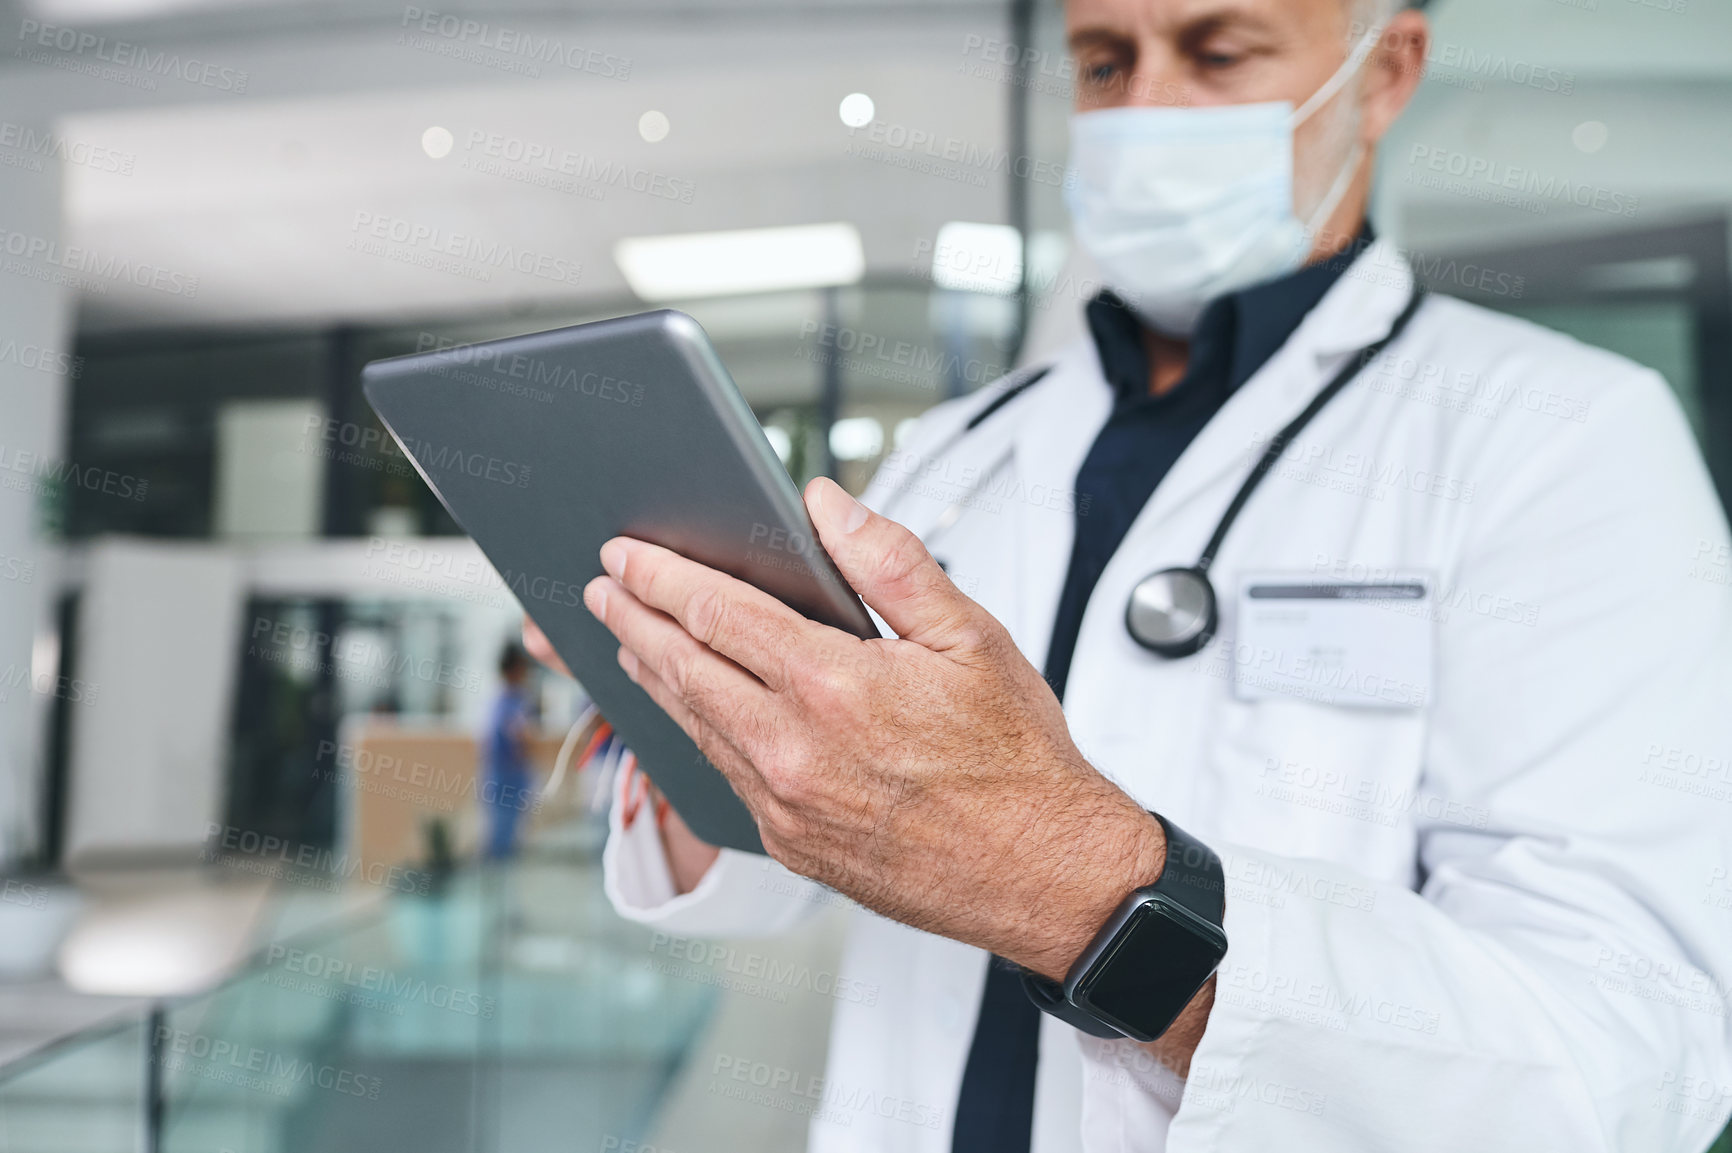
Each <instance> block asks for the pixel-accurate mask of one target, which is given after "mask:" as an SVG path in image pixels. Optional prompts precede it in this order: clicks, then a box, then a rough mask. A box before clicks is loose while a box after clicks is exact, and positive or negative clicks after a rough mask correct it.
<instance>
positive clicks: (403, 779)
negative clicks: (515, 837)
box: [335, 716, 584, 873]
mask: <svg viewBox="0 0 1732 1153" xmlns="http://www.w3.org/2000/svg"><path fill="white" fill-rule="evenodd" d="M564 737H565V732H564V731H563V730H561V731H557V732H555V731H548V730H543V731H538V732H537V733H536V734H535V735H534V737H533V738H532V739H531V742H530V764H531V767H532V774H531V784H530V787H529V789H528V790H527V794H526V795H523V796H518V797H507V798H506V803H508V804H515V805H517V806H518V807H519V808H520V809H521V810H522V811H523V813H524V821H523V834H522V835H523V836H524V837H527V836H529V835H530V834H531V833H532V832H534V831H535V830H537V829H541V828H546V827H549V826H551V825H555V824H559V823H562V822H564V821H569V820H572V819H575V818H577V817H579V816H580V815H581V813H582V810H583V808H584V805H583V802H582V799H581V798H580V796H579V794H580V792H581V790H580V789H579V788H578V787H577V781H576V780H575V779H574V777H575V774H573V776H568V777H567V779H566V780H565V781H564V782H562V784H561V787H560V788H559V790H558V791H557V792H556V793H555V794H554V795H553V796H552V797H550V798H543V796H542V793H543V790H544V788H545V786H546V783H547V780H548V775H549V774H550V773H551V772H552V770H553V763H554V759H555V758H556V757H557V756H558V754H559V746H560V742H561V741H562V740H563V739H564ZM338 750H339V751H338V754H337V756H336V758H335V760H336V762H337V764H336V771H337V773H338V783H339V785H340V792H339V796H340V797H341V804H342V806H343V811H342V814H341V816H340V818H339V820H340V827H341V828H342V829H343V834H342V837H343V842H344V847H345V850H346V852H347V853H349V854H351V856H350V860H354V859H356V858H359V860H360V862H361V864H362V866H363V867H364V868H365V869H367V870H368V872H369V873H371V872H373V871H376V870H374V869H373V866H375V865H377V866H383V867H387V868H388V867H389V866H393V865H409V866H426V865H431V864H433V863H434V859H435V857H436V855H437V852H438V850H437V849H436V848H435V846H436V844H438V841H439V838H440V836H441V834H440V833H439V832H437V831H436V830H437V828H438V826H441V825H442V826H443V830H444V831H443V838H444V844H445V845H446V846H447V847H448V849H449V851H450V852H451V853H452V854H454V855H455V856H457V857H459V858H466V857H472V856H473V855H474V854H475V852H476V851H477V848H478V846H479V845H480V843H481V839H482V835H483V831H484V829H485V828H486V823H485V822H486V817H485V813H484V809H483V800H484V799H491V798H490V797H487V796H485V794H488V793H489V792H490V791H491V789H492V788H493V786H492V785H491V783H490V782H487V781H485V780H484V779H483V778H482V776H481V772H480V767H481V766H480V750H479V747H478V744H477V742H476V738H475V734H473V733H470V732H466V731H464V730H462V729H456V728H446V727H440V726H435V725H412V724H411V725H405V724H400V723H398V722H396V721H393V720H391V719H390V718H380V717H370V716H363V717H354V718H351V719H350V720H349V721H347V722H345V724H344V726H343V733H342V737H341V739H340V740H339V741H338Z"/></svg>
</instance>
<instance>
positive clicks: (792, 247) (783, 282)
mask: <svg viewBox="0 0 1732 1153" xmlns="http://www.w3.org/2000/svg"><path fill="white" fill-rule="evenodd" d="M613 256H614V260H615V262H616V263H618V265H619V269H620V271H621V272H623V273H624V274H625V279H626V282H627V283H628V284H630V285H631V289H632V291H633V292H635V293H637V294H638V296H639V297H641V298H642V299H644V300H652V301H660V300H685V299H690V298H692V297H699V296H730V295H734V294H737V293H742V292H778V291H783V290H786V289H794V288H822V287H826V286H830V285H838V284H856V283H858V282H859V280H860V278H861V277H862V276H864V275H865V273H866V253H865V249H864V248H863V247H862V246H861V243H860V232H859V230H858V229H856V228H855V227H854V226H853V225H852V224H846V223H838V224H802V225H796V226H794V227H791V228H745V229H739V230H736V231H730V232H688V233H683V234H680V235H677V236H637V237H627V238H626V239H624V240H621V241H620V242H619V243H618V244H616V245H614V250H613Z"/></svg>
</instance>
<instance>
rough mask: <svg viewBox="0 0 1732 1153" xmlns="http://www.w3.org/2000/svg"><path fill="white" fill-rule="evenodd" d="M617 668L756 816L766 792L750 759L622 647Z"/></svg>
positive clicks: (629, 651) (761, 778) (765, 797)
mask: <svg viewBox="0 0 1732 1153" xmlns="http://www.w3.org/2000/svg"><path fill="white" fill-rule="evenodd" d="M619 666H620V668H622V669H624V670H625V675H626V676H628V677H630V678H631V679H632V682H633V683H634V684H636V685H637V686H638V687H639V688H640V689H642V690H643V691H644V692H645V694H647V695H648V696H649V698H650V700H652V701H654V702H655V703H656V704H657V705H659V706H661V710H662V711H663V712H665V713H666V714H667V715H668V716H670V717H672V718H673V720H674V723H675V724H677V725H679V727H680V728H681V729H683V730H684V731H685V734H686V736H688V737H690V738H691V739H692V743H693V744H694V745H696V746H697V747H698V750H699V751H700V752H702V753H703V754H704V756H706V757H708V758H709V760H710V764H712V765H714V766H716V768H717V769H718V770H719V771H720V772H721V774H722V775H723V776H724V777H726V778H728V783H729V784H730V785H732V786H733V787H734V792H736V793H738V794H739V796H740V799H741V800H743V801H745V802H746V806H747V808H750V809H752V811H753V812H757V811H758V808H757V807H758V806H759V805H761V804H763V803H764V802H765V801H766V800H767V799H768V795H769V791H768V789H767V787H766V786H765V784H764V780H763V777H762V776H761V775H760V774H759V773H758V770H757V768H756V767H755V766H754V765H753V764H752V760H751V758H750V757H748V756H747V755H746V754H745V753H744V752H743V751H742V750H741V749H740V747H739V746H738V745H736V744H735V743H734V741H733V740H732V739H730V738H729V736H728V734H727V733H726V732H724V731H723V730H721V729H720V728H718V727H716V726H715V725H712V724H710V723H709V722H708V721H706V720H704V718H703V717H701V716H699V715H698V714H697V713H696V712H694V711H692V709H691V708H690V707H689V706H688V705H687V704H686V702H685V701H684V700H683V699H682V698H681V697H680V695H679V694H678V693H676V692H674V691H673V689H671V688H670V687H668V683H667V682H666V681H664V680H662V679H661V678H660V677H658V676H656V674H655V672H654V671H653V670H652V669H650V668H649V667H648V666H646V665H644V664H643V663H642V662H640V661H639V660H637V658H636V657H634V656H633V655H632V653H631V650H630V649H627V648H623V647H622V648H621V649H620V650H619Z"/></svg>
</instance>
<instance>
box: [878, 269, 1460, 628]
mask: <svg viewBox="0 0 1732 1153" xmlns="http://www.w3.org/2000/svg"><path fill="white" fill-rule="evenodd" d="M1424 299H1425V289H1424V288H1422V287H1421V286H1419V285H1418V284H1415V285H1414V288H1413V295H1412V296H1410V297H1409V298H1408V301H1407V304H1406V306H1405V307H1404V308H1403V309H1402V310H1401V314H1400V315H1399V316H1397V317H1396V318H1395V321H1394V323H1392V324H1391V325H1390V326H1389V331H1388V333H1386V334H1385V335H1384V336H1383V337H1382V338H1381V339H1380V340H1377V341H1374V342H1373V343H1371V344H1369V345H1366V346H1365V347H1364V348H1362V349H1360V350H1359V351H1358V352H1357V353H1356V354H1354V355H1353V356H1351V357H1349V358H1348V360H1347V363H1346V364H1344V365H1343V366H1342V367H1341V370H1340V371H1339V372H1337V373H1336V374H1335V376H1334V377H1333V378H1332V379H1331V380H1330V381H1329V383H1328V384H1326V385H1324V386H1323V388H1322V389H1321V390H1320V391H1319V392H1318V393H1317V395H1316V396H1314V397H1312V398H1311V403H1310V404H1308V405H1306V406H1305V409H1304V411H1303V412H1301V413H1300V414H1299V415H1298V416H1296V417H1294V418H1293V419H1292V420H1291V421H1289V422H1288V423H1287V425H1286V427H1284V428H1283V429H1281V431H1280V432H1277V433H1276V434H1275V435H1274V436H1273V437H1271V438H1270V439H1269V443H1268V445H1267V446H1266V447H1265V448H1264V449H1263V455H1262V456H1261V457H1259V458H1258V459H1257V463H1256V465H1254V466H1253V467H1252V469H1251V472H1250V474H1249V475H1248V476H1246V477H1245V483H1243V484H1241V485H1240V486H1239V491H1238V492H1237V493H1235V494H1234V496H1233V500H1232V502H1231V503H1230V504H1228V505H1227V511H1226V512H1224V513H1222V514H1221V520H1220V523H1219V524H1217V525H1216V526H1215V531H1214V533H1213V534H1211V535H1210V537H1209V543H1208V544H1206V545H1204V546H1203V553H1202V555H1201V556H1199V557H1198V558H1197V563H1196V564H1194V565H1182V566H1179V567H1177V568H1166V569H1161V570H1160V571H1158V572H1153V573H1150V574H1149V575H1148V576H1146V577H1144V578H1143V579H1142V580H1140V581H1138V582H1137V585H1136V587H1135V588H1133V589H1132V590H1131V596H1130V600H1129V602H1128V603H1126V605H1125V629H1126V631H1128V632H1129V633H1130V634H1131V639H1133V640H1135V641H1136V642H1137V643H1138V644H1139V645H1141V646H1143V647H1144V648H1145V649H1148V650H1149V651H1150V652H1153V653H1157V654H1159V655H1160V656H1163V657H1166V658H1168V659H1169V660H1180V659H1182V658H1184V657H1188V656H1191V655H1193V654H1195V653H1198V652H1201V651H1202V650H1203V649H1204V648H1206V647H1207V646H1208V644H1209V642H1210V641H1211V640H1213V639H1214V638H1215V633H1216V631H1217V630H1218V629H1219V628H1220V624H1221V613H1220V602H1219V600H1218V598H1217V597H1216V596H1215V585H1214V582H1213V581H1211V580H1210V579H1209V568H1210V566H1212V565H1213V564H1214V563H1215V557H1216V556H1217V555H1219V553H1220V551H1221V544H1222V542H1223V541H1225V540H1226V539H1227V532H1228V530H1230V529H1231V528H1232V527H1233V522H1234V521H1236V520H1238V519H1239V513H1240V512H1241V511H1243V510H1244V508H1245V504H1246V502H1247V501H1249V500H1250V499H1251V494H1252V493H1254V492H1256V491H1257V486H1258V485H1259V484H1261V483H1262V482H1263V478H1264V477H1265V476H1267V475H1268V474H1269V470H1270V469H1272V468H1274V467H1275V462H1276V461H1278V460H1280V459H1281V454H1282V453H1284V452H1286V451H1287V447H1288V446H1289V445H1290V444H1292V443H1293V439H1294V438H1295V437H1297V436H1298V435H1299V434H1300V433H1301V432H1303V431H1304V429H1305V426H1306V425H1308V424H1310V423H1311V421H1312V419H1313V418H1314V417H1315V416H1316V415H1317V414H1318V413H1319V412H1322V411H1323V407H1324V406H1325V405H1327V404H1328V403H1329V402H1330V401H1331V400H1333V399H1335V396H1336V394H1338V393H1339V392H1340V391H1341V390H1342V389H1344V388H1346V387H1347V385H1348V384H1349V382H1351V381H1352V380H1353V378H1354V377H1356V376H1358V375H1359V373H1360V371H1361V370H1363V369H1364V368H1365V366H1366V365H1368V364H1370V363H1371V362H1372V361H1373V360H1375V359H1377V357H1378V356H1379V355H1380V354H1381V353H1382V352H1383V350H1384V349H1386V348H1388V347H1389V345H1390V344H1392V343H1393V342H1394V341H1395V340H1396V339H1397V338H1398V337H1400V336H1401V333H1402V331H1403V330H1404V329H1405V328H1406V327H1407V324H1408V322H1409V321H1411V320H1412V319H1413V316H1414V313H1416V312H1418V311H1419V306H1420V304H1421V303H1423V302H1424ZM1048 371H1050V366H1049V367H1046V368H1041V369H1038V370H1036V371H1034V372H1032V373H1030V374H1029V375H1028V376H1025V377H1023V378H1022V379H1020V380H1018V381H1016V382H1015V383H1014V384H1011V385H1010V386H1008V387H1007V388H1006V389H1005V390H1004V392H1002V393H1001V394H999V396H997V397H996V398H994V400H993V401H992V403H990V404H988V405H987V406H986V407H984V408H983V409H981V410H980V411H979V412H978V413H976V414H975V415H974V417H973V419H971V420H970V421H969V422H968V423H967V424H966V425H964V426H963V427H962V428H961V429H959V430H958V431H957V432H956V433H954V434H953V435H952V436H951V437H950V439H949V440H947V441H945V442H944V443H943V444H942V445H940V446H939V447H938V448H936V449H934V450H933V451H931V452H930V453H927V454H925V455H926V456H927V457H928V458H929V459H930V458H932V457H937V456H940V455H942V454H943V453H945V452H947V451H949V450H950V449H952V448H954V447H955V446H956V445H957V443H959V442H960V441H961V440H962V439H963V438H964V437H966V436H967V435H968V434H969V433H971V432H973V431H974V430H975V429H976V428H978V427H980V425H981V424H982V423H983V422H984V421H985V420H986V419H987V418H988V417H990V416H991V415H992V414H993V413H995V412H997V411H998V410H999V409H1001V408H1003V407H1004V406H1005V405H1006V404H1008V403H1009V402H1010V401H1012V400H1014V399H1015V398H1016V397H1018V396H1020V395H1022V394H1023V393H1024V392H1026V391H1027V390H1028V389H1029V388H1030V387H1032V386H1033V385H1034V384H1036V383H1038V382H1039V381H1040V380H1041V379H1042V378H1043V377H1045V376H1046V374H1047V372H1048ZM1010 455H1011V453H1010V451H1009V450H1006V451H1005V452H1004V453H1002V454H1001V456H1000V457H999V458H998V459H997V460H995V461H994V463H993V464H992V465H991V466H990V467H988V468H986V469H985V470H983V476H982V479H981V481H980V482H979V483H978V484H977V486H976V487H980V486H983V485H986V484H988V483H989V482H990V480H991V478H992V477H993V476H995V475H996V474H997V473H998V471H999V470H1000V469H1002V468H1003V467H1004V465H1005V464H1006V463H1008V461H1009V459H1010ZM918 479H919V476H918V473H916V474H915V475H914V476H912V477H910V478H909V479H908V480H906V481H904V482H903V483H901V484H899V485H898V486H897V488H896V489H895V490H894V491H893V492H892V493H891V494H890V496H889V497H888V499H887V500H886V501H885V507H886V508H888V507H889V506H890V504H892V503H893V502H895V501H896V500H898V499H899V498H901V497H902V496H903V495H904V494H905V493H906V492H907V491H908V490H909V489H910V488H911V487H913V485H914V484H915V483H916V482H917V481H918ZM968 496H969V494H968V493H964V494H963V496H962V497H960V498H958V499H957V500H956V501H954V502H953V503H952V504H951V505H950V506H949V507H948V508H946V509H945V511H944V514H943V516H942V517H940V519H939V522H938V524H937V525H935V526H934V528H933V530H932V532H929V533H928V535H927V539H928V540H929V541H930V540H931V538H932V536H933V535H935V534H936V533H937V532H941V531H943V530H944V529H946V528H948V527H949V526H950V525H951V524H954V523H955V522H956V520H957V519H958V518H959V517H960V516H961V515H962V507H963V505H964V503H965V502H966V501H967V499H968Z"/></svg>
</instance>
